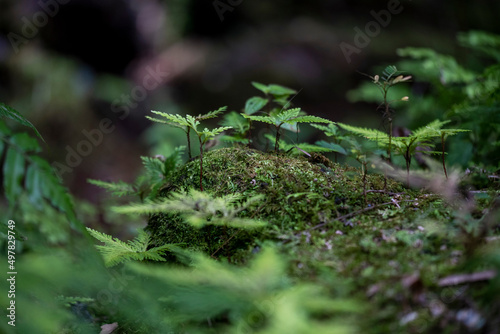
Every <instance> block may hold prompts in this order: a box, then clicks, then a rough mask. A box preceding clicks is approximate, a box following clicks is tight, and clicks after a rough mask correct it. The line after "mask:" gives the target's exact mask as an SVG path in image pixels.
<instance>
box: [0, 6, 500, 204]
mask: <svg viewBox="0 0 500 334" xmlns="http://www.w3.org/2000/svg"><path fill="white" fill-rule="evenodd" d="M391 9H393V11H392V14H390V15H389V16H387V13H391ZM382 11H383V12H382ZM384 13H385V14H384ZM498 13H500V3H499V2H498V1H474V2H470V1H448V2H444V1H404V0H403V1H394V0H391V1H378V2H373V1H349V2H348V1H333V0H332V1H309V2H304V1H282V0H280V1H272V2H270V1H263V0H257V1H250V0H246V1H244V0H240V1H224V0H220V1H201V0H197V1H195V0H191V1H189V0H186V1H184V0H171V1H159V0H142V1H133V0H109V1H97V0H59V1H57V0H48V1H44V0H22V1H14V0H2V1H1V2H0V101H2V102H4V103H6V104H9V105H11V106H13V107H14V108H15V109H17V110H18V111H19V112H21V113H22V114H23V115H24V116H25V117H27V118H28V119H30V120H31V121H32V123H33V124H34V125H35V126H36V127H37V128H38V129H39V131H40V132H41V133H42V135H43V136H44V138H45V140H46V142H47V146H48V148H47V149H46V150H45V153H44V155H45V157H46V158H47V159H48V160H49V161H51V162H53V166H54V167H55V168H56V169H57V170H58V172H59V174H60V175H61V177H62V178H63V179H64V181H65V183H66V184H67V185H68V186H69V187H70V189H71V191H72V192H73V193H74V194H75V195H76V196H77V197H80V198H85V199H87V200H90V201H93V202H96V201H98V199H99V194H100V193H99V192H97V191H96V188H95V187H94V186H92V185H89V184H88V183H87V182H86V180H87V178H94V179H102V180H107V181H116V180H124V181H132V180H133V179H134V178H135V176H136V173H137V171H138V169H139V167H140V160H139V158H138V157H139V155H155V154H162V153H164V152H165V151H168V150H171V149H172V148H173V147H175V146H177V145H181V144H184V143H183V140H184V138H183V136H182V133H181V132H179V131H178V130H176V129H170V128H164V127H161V126H156V125H154V126H153V125H152V124H151V122H149V121H148V120H146V119H145V117H144V116H145V115H148V114H149V112H150V110H160V111H164V112H169V113H177V112H178V113H182V114H184V113H189V114H199V113H205V112H207V111H209V110H214V109H217V108H218V107H220V106H223V105H227V106H228V109H229V110H236V111H240V110H241V109H242V108H243V106H244V103H245V100H246V99H247V98H248V97H250V96H253V95H256V94H257V93H258V92H257V91H256V90H255V89H254V88H253V87H252V86H251V84H250V82H251V81H257V82H263V83H266V84H268V83H277V84H280V85H284V86H288V87H291V88H294V89H296V90H300V93H299V94H298V95H297V97H296V98H295V99H294V103H295V105H296V106H300V107H302V108H303V109H304V110H305V111H307V112H308V113H309V114H313V115H317V116H321V117H326V118H328V119H331V120H333V121H341V120H346V121H347V120H350V121H353V122H355V123H357V124H363V123H365V124H366V123H369V122H372V124H373V122H379V121H378V120H374V119H375V118H376V117H377V116H378V115H377V113H376V112H375V108H376V105H373V104H367V103H349V102H348V100H347V99H346V92H347V91H349V90H351V89H353V88H355V87H356V86H357V85H358V84H359V83H360V82H361V81H363V80H366V78H365V77H363V76H362V75H360V74H359V73H358V72H363V73H371V70H372V68H373V66H379V65H389V64H392V63H393V62H395V61H396V60H397V59H398V57H397V55H396V49H397V48H402V47H407V46H415V47H428V48H432V49H434V50H436V51H437V52H441V53H444V54H454V55H456V57H457V58H458V59H462V60H464V61H467V58H468V54H467V52H466V50H465V49H462V48H460V47H457V44H456V35H457V33H458V32H464V31H469V30H472V29H476V30H484V31H489V32H495V33H499V32H500V27H499V26H498V24H497V22H498ZM377 17H378V19H379V21H377V20H376V18H377ZM370 22H372V24H371V26H370ZM373 22H375V24H373ZM377 26H378V29H377ZM366 29H372V30H368V31H366ZM360 31H361V35H364V37H363V36H361V35H360V33H359V32H360ZM342 43H344V44H342ZM342 45H344V48H343V47H341V46H342ZM346 45H349V46H348V49H346ZM346 118H347V119H346ZM396 122H397V120H396ZM305 135H306V136H307V135H308V134H307V133H306V134H305ZM89 143H90V144H89Z"/></svg>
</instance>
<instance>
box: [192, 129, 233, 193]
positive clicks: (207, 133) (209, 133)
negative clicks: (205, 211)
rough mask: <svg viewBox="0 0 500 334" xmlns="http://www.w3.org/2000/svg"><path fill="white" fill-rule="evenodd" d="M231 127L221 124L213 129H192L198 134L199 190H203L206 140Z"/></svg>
mask: <svg viewBox="0 0 500 334" xmlns="http://www.w3.org/2000/svg"><path fill="white" fill-rule="evenodd" d="M229 129H232V127H231V126H221V127H218V128H215V129H213V130H209V129H207V128H205V129H204V130H203V131H198V130H197V129H196V128H195V129H194V131H195V133H196V135H197V136H198V141H199V143H200V190H201V191H203V184H202V179H203V148H204V146H205V144H206V143H207V141H209V140H210V139H212V138H214V137H215V136H217V135H218V134H220V133H221V132H223V131H226V130H229Z"/></svg>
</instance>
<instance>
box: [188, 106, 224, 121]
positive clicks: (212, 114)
mask: <svg viewBox="0 0 500 334" xmlns="http://www.w3.org/2000/svg"><path fill="white" fill-rule="evenodd" d="M226 110H227V106H224V107H220V108H219V109H217V110H214V111H210V112H208V113H206V114H200V115H198V116H196V117H195V118H196V120H197V121H204V120H207V119H210V118H215V117H217V116H219V115H220V114H221V113H223V112H224V111H226Z"/></svg>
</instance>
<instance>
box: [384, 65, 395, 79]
mask: <svg viewBox="0 0 500 334" xmlns="http://www.w3.org/2000/svg"><path fill="white" fill-rule="evenodd" d="M397 73H398V69H397V68H396V66H394V65H389V66H387V67H386V68H385V69H384V70H383V71H382V79H384V81H389V79H391V77H392V76H393V75H395V74H397Z"/></svg>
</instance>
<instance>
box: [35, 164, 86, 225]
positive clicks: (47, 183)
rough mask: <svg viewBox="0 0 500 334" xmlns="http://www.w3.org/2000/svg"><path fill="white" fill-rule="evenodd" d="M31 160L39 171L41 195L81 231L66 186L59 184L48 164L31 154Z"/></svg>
mask: <svg viewBox="0 0 500 334" xmlns="http://www.w3.org/2000/svg"><path fill="white" fill-rule="evenodd" d="M31 161H32V164H34V165H36V168H37V169H38V172H39V173H40V179H39V180H40V188H41V189H42V194H43V197H44V198H45V199H46V200H47V201H49V202H50V203H51V204H52V205H53V206H54V207H56V208H57V209H59V210H60V211H62V212H64V213H65V214H66V216H67V218H68V219H69V221H70V223H71V225H72V227H73V228H74V229H76V230H79V231H81V230H82V229H83V225H82V223H81V222H80V221H79V220H78V219H77V218H76V215H75V208H74V205H73V201H72V198H71V196H70V195H69V192H68V190H67V189H66V187H64V186H63V185H61V183H60V181H59V179H58V178H57V176H56V175H55V174H54V171H53V169H52V167H51V166H50V164H49V163H48V162H47V161H46V160H44V159H42V158H40V157H38V156H31Z"/></svg>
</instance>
